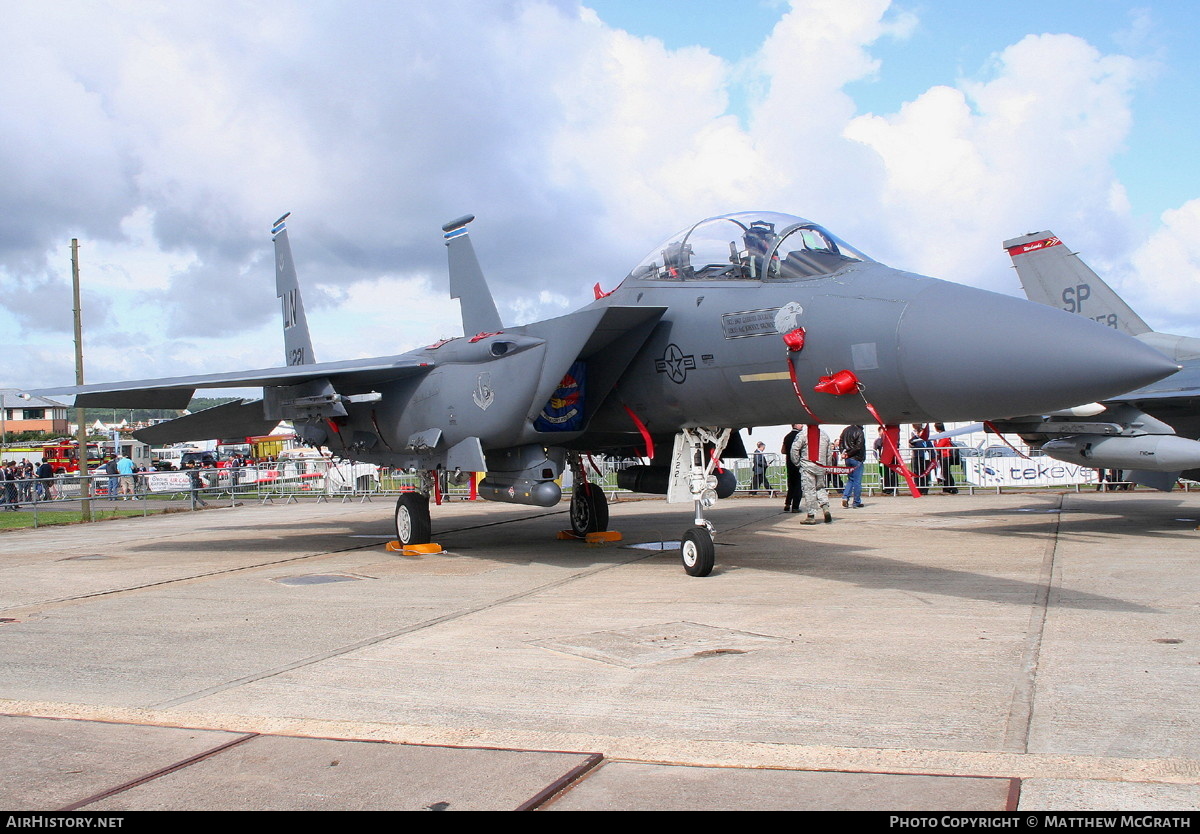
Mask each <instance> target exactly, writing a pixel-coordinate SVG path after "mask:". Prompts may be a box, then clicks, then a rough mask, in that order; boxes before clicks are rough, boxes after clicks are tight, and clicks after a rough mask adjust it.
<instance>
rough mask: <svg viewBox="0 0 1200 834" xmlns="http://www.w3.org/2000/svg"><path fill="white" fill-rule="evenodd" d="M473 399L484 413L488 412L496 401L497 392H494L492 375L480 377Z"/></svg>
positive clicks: (472, 394) (472, 395)
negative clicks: (489, 407)
mask: <svg viewBox="0 0 1200 834" xmlns="http://www.w3.org/2000/svg"><path fill="white" fill-rule="evenodd" d="M471 399H473V400H474V401H475V405H477V406H479V408H480V409H481V410H483V411H487V410H488V406H490V405H491V404H492V403H494V402H495V401H496V392H495V391H494V390H492V375H491V374H480V375H479V379H478V380H477V381H476V383H475V390H474V391H472V392H471Z"/></svg>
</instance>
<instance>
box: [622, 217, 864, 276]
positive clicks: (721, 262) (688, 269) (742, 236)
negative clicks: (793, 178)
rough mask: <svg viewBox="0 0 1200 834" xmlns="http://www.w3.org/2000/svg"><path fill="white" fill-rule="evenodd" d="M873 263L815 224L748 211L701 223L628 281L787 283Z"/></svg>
mask: <svg viewBox="0 0 1200 834" xmlns="http://www.w3.org/2000/svg"><path fill="white" fill-rule="evenodd" d="M862 261H867V262H870V261H871V259H870V258H868V257H867V256H866V255H864V254H862V253H861V252H859V251H858V250H856V249H855V248H854V247H852V246H850V245H849V244H847V243H845V242H844V241H842V240H839V239H838V238H836V237H834V236H833V235H831V234H830V233H829V232H827V231H825V230H824V229H822V228H821V227H820V226H818V225H817V224H816V223H812V222H809V221H808V220H805V219H804V218H802V217H793V216H791V215H789V214H776V213H774V212H766V211H747V212H741V213H739V214H726V215H722V216H721V217H710V218H709V219H708V220H701V221H700V222H699V223H697V224H696V225H694V226H692V227H691V228H688V229H685V230H684V231H682V232H680V233H679V234H676V235H672V236H671V238H670V239H668V240H667V241H666V242H665V243H663V244H662V245H660V246H657V247H655V248H654V250H653V251H652V252H651V253H650V254H649V255H647V256H646V257H645V258H643V259H642V262H641V263H639V264H638V265H637V266H636V267H634V269H633V271H632V272H630V273H629V277H630V278H640V279H650V280H662V281H704V280H716V281H720V280H739V279H740V280H751V281H787V280H795V279H802V278H815V277H818V276H820V275H830V274H832V273H834V272H837V271H839V270H841V269H843V268H845V267H846V266H848V265H850V264H853V263H859V262H862Z"/></svg>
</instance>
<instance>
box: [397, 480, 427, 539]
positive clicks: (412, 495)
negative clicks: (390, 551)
mask: <svg viewBox="0 0 1200 834" xmlns="http://www.w3.org/2000/svg"><path fill="white" fill-rule="evenodd" d="M432 536H433V524H432V522H430V520H429V496H428V495H421V494H420V493H419V492H402V493H400V497H399V498H397V499H396V540H397V541H398V542H400V544H402V545H410V544H429V539H430V538H431V537H432Z"/></svg>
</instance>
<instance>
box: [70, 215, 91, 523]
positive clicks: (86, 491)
mask: <svg viewBox="0 0 1200 834" xmlns="http://www.w3.org/2000/svg"><path fill="white" fill-rule="evenodd" d="M71 289H72V291H73V292H74V301H75V308H74V309H75V384H76V385H83V316H82V310H83V305H81V304H80V303H79V239H78V238H74V237H73V238H71ZM85 419H86V418H85V417H84V414H83V409H82V408H76V409H75V422H76V424H77V425H76V427H75V445H76V447H77V448H76V450H75V456H76V462H77V463H78V464H79V510H80V513H81V518H80V520H81V521H84V522H89V521H91V520H92V501H91V498H92V482H91V479H90V478H88V477H87V476H88V475H89V474H91V473H89V472H88V453H87V426H86V425H84V420H85Z"/></svg>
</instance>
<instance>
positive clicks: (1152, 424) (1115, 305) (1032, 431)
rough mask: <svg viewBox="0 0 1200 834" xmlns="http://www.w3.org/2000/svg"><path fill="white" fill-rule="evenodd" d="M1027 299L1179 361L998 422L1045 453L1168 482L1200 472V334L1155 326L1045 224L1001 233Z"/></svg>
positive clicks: (1159, 484)
mask: <svg viewBox="0 0 1200 834" xmlns="http://www.w3.org/2000/svg"><path fill="white" fill-rule="evenodd" d="M1004 248H1005V250H1007V252H1008V254H1009V256H1010V257H1011V258H1012V262H1013V266H1014V267H1016V270H1017V276H1018V277H1019V278H1020V279H1021V286H1022V287H1024V288H1025V295H1026V296H1027V297H1028V298H1029V300H1030V301H1036V302H1038V303H1040V304H1045V305H1047V306H1050V307H1059V308H1061V309H1062V310H1065V311H1066V312H1068V313H1075V314H1078V315H1079V316H1082V317H1084V318H1088V319H1091V320H1093V321H1096V322H1099V323H1100V324H1103V325H1104V326H1106V327H1110V328H1112V329H1113V330H1115V331H1118V332H1120V333H1125V334H1128V335H1130V336H1132V337H1134V338H1136V339H1137V340H1138V341H1140V342H1142V343H1144V344H1146V345H1149V346H1151V347H1154V348H1157V349H1158V350H1160V351H1162V352H1163V353H1164V354H1166V355H1167V356H1169V357H1170V358H1171V359H1173V360H1174V361H1175V362H1178V363H1179V365H1180V368H1179V370H1178V371H1177V372H1176V373H1174V374H1172V375H1171V376H1169V377H1167V378H1165V379H1162V380H1160V381H1158V382H1155V383H1153V384H1152V385H1148V386H1146V387H1144V388H1139V389H1137V390H1133V391H1129V392H1127V393H1123V394H1121V395H1119V396H1116V397H1109V398H1108V399H1106V400H1104V401H1103V402H1102V403H1098V404H1094V405H1093V406H1092V407H1091V408H1087V407H1084V408H1075V409H1073V410H1071V411H1067V412H1064V413H1061V414H1052V415H1046V416H1045V417H1044V418H1043V417H1036V418H1021V419H1017V420H1011V421H1007V422H1004V423H1001V424H998V425H997V428H998V429H1000V430H1002V431H1012V432H1016V433H1019V434H1021V435H1022V437H1023V438H1024V439H1025V440H1026V441H1027V442H1030V443H1032V444H1033V445H1035V446H1040V447H1041V448H1042V449H1043V450H1044V451H1045V452H1046V454H1047V455H1049V456H1050V457H1053V458H1056V459H1058V460H1062V461H1066V462H1068V463H1075V464H1080V465H1082V466H1087V467H1093V468H1096V469H1120V470H1125V475H1124V479H1125V480H1130V481H1133V482H1134V483H1140V484H1144V485H1146V486H1152V487H1155V488H1157V489H1162V490H1170V489H1171V488H1172V487H1173V486H1174V485H1175V482H1176V481H1177V480H1178V479H1179V478H1180V477H1181V476H1182V477H1185V478H1188V479H1190V480H1200V442H1197V440H1196V438H1198V437H1200V339H1197V338H1194V337H1191V336H1176V335H1172V334H1169V333H1156V332H1155V331H1153V330H1152V329H1151V328H1150V326H1149V325H1148V324H1146V322H1144V321H1143V320H1142V319H1141V318H1140V317H1139V316H1138V314H1137V313H1135V312H1134V311H1133V310H1132V309H1130V308H1129V305H1128V304H1126V303H1125V302H1124V300H1122V299H1121V297H1120V296H1119V295H1117V294H1116V293H1115V292H1114V291H1113V290H1112V288H1111V287H1109V286H1108V284H1106V283H1104V281H1103V280H1101V279H1100V277H1099V276H1098V275H1096V273H1095V272H1093V271H1092V270H1091V269H1090V268H1089V267H1088V265H1087V264H1085V263H1084V262H1083V261H1082V260H1081V259H1080V258H1079V255H1078V254H1077V253H1075V252H1072V251H1071V250H1070V249H1068V248H1067V246H1066V245H1065V244H1063V242H1062V240H1061V239H1060V238H1058V237H1057V236H1055V235H1054V234H1053V233H1051V232H1049V231H1045V232H1034V233H1031V234H1027V235H1022V236H1021V237H1016V238H1013V239H1012V240H1006V241H1004Z"/></svg>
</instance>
